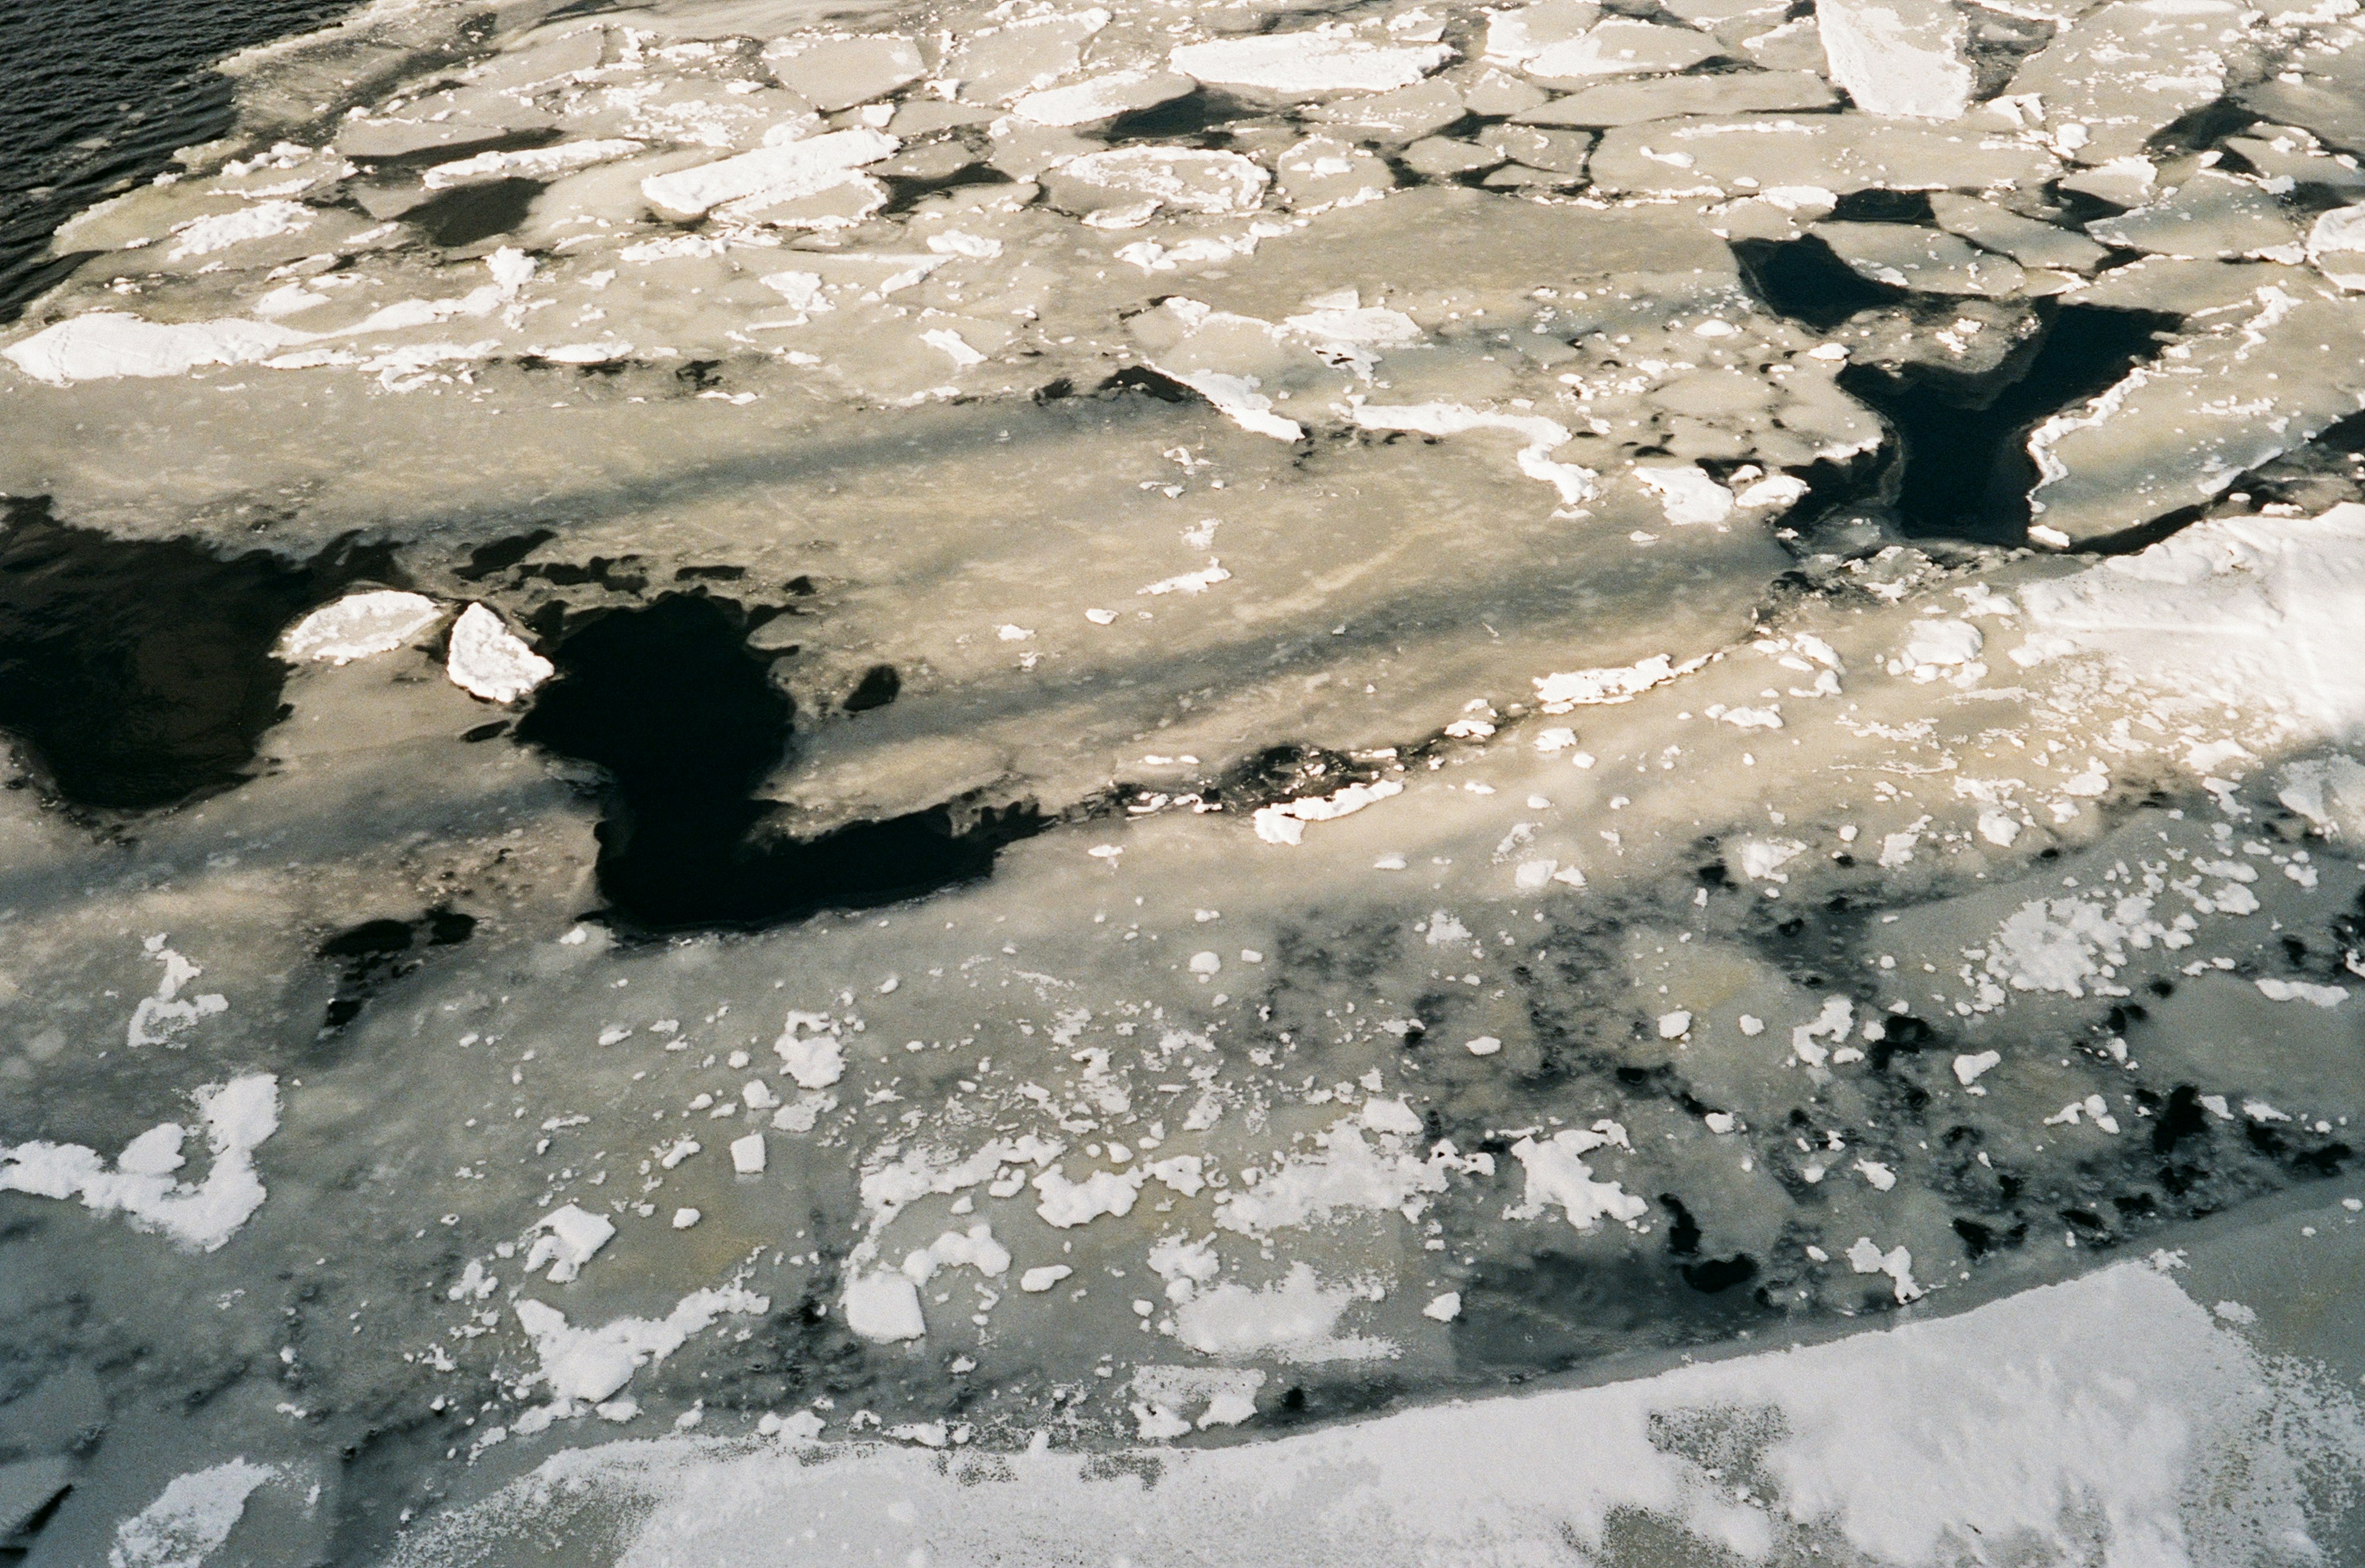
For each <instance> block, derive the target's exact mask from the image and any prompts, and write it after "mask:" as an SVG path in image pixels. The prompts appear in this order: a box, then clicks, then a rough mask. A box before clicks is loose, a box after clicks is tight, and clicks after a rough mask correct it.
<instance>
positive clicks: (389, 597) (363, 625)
mask: <svg viewBox="0 0 2365 1568" xmlns="http://www.w3.org/2000/svg"><path fill="white" fill-rule="evenodd" d="M442 615H443V608H442V607H441V606H439V605H438V604H437V603H436V602H435V601H434V600H433V599H429V598H428V597H426V596H425V595H424V594H416V593H400V592H397V591H396V590H394V589H392V588H381V589H378V590H376V591H375V592H370V593H349V594H347V595H345V597H344V598H342V599H338V600H337V601H336V602H335V603H333V604H324V605H322V606H321V607H320V608H319V609H318V610H314V611H312V613H311V614H309V615H307V616H306V617H304V619H303V620H301V621H298V622H296V624H295V625H293V626H291V627H289V628H288V629H287V631H286V633H284V634H283V635H282V636H281V637H280V639H279V656H280V657H281V658H283V659H286V660H288V661H289V662H291V663H294V662H297V661H300V660H304V659H328V660H330V661H331V662H333V663H336V664H341V665H342V664H349V663H351V662H352V661H353V660H354V659H365V658H369V657H371V656H372V655H376V654H388V653H392V652H393V651H394V650H395V649H397V648H398V647H400V646H402V644H405V643H407V642H409V640H410V639H411V638H412V637H414V636H417V635H418V634H419V633H421V632H423V631H425V630H426V629H427V628H428V627H430V626H432V625H433V624H434V623H435V622H436V620H437V619H438V618H439V617H440V616H442Z"/></svg>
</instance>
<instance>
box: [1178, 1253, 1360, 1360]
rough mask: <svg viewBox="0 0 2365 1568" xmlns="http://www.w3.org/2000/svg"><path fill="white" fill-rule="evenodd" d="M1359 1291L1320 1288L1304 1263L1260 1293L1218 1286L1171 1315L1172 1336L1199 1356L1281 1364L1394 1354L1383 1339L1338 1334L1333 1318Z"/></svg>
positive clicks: (1341, 1287) (1336, 1319)
mask: <svg viewBox="0 0 2365 1568" xmlns="http://www.w3.org/2000/svg"><path fill="white" fill-rule="evenodd" d="M1360 1294H1362V1293H1361V1292H1359V1291H1357V1290H1356V1289H1355V1288H1354V1287H1353V1286H1351V1285H1326V1284H1324V1283H1323V1282H1321V1281H1320V1280H1319V1279H1317V1277H1316V1276H1315V1273H1314V1271H1313V1270H1312V1269H1311V1268H1309V1267H1308V1266H1306V1264H1304V1263H1295V1264H1292V1265H1291V1266H1290V1271H1289V1272H1288V1273H1287V1274H1286V1275H1285V1276H1283V1278H1282V1279H1281V1280H1279V1281H1278V1282H1275V1283H1272V1284H1270V1285H1266V1286H1264V1287H1263V1288H1262V1289H1254V1290H1252V1289H1250V1287H1249V1286H1247V1285H1242V1284H1237V1283H1234V1284H1223V1285H1218V1286H1216V1288H1215V1289H1213V1290H1210V1291H1205V1292H1202V1293H1201V1294H1198V1295H1196V1296H1194V1298H1193V1299H1191V1300H1190V1301H1187V1302H1184V1303H1183V1305H1181V1306H1179V1307H1177V1308H1176V1309H1175V1312H1174V1337H1175V1338H1178V1339H1180V1340H1182V1341H1183V1343H1184V1344H1185V1345H1188V1346H1190V1347H1191V1349H1193V1350H1196V1351H1198V1352H1199V1353H1200V1354H1202V1355H1207V1356H1249V1355H1272V1356H1277V1357H1279V1358H1280V1359H1281V1360H1283V1361H1298V1362H1309V1363H1319V1362H1324V1361H1376V1360H1380V1359H1383V1358H1385V1357H1388V1356H1392V1355H1394V1354H1395V1350H1396V1347H1395V1345H1394V1344H1392V1343H1391V1342H1389V1341H1387V1340H1385V1339H1373V1338H1362V1337H1361V1336H1342V1335H1340V1334H1339V1333H1338V1331H1337V1330H1338V1325H1339V1317H1340V1316H1342V1315H1343V1314H1344V1313H1345V1312H1346V1310H1347V1308H1348V1307H1349V1306H1351V1305H1353V1304H1354V1302H1355V1300H1356V1299H1357V1297H1358V1296H1359V1295H1360Z"/></svg>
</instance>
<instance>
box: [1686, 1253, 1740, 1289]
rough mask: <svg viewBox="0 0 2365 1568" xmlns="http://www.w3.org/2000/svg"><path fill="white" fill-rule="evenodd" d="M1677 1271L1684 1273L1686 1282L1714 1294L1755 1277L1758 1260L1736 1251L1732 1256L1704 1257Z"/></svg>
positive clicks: (1694, 1287)
mask: <svg viewBox="0 0 2365 1568" xmlns="http://www.w3.org/2000/svg"><path fill="white" fill-rule="evenodd" d="M1676 1272H1677V1273H1679V1274H1681V1275H1683V1277H1684V1283H1686V1284H1687V1285H1689V1286H1691V1288H1692V1289H1694V1290H1696V1291H1698V1292H1699V1293H1700V1294H1702V1295H1714V1294H1717V1292H1719V1291H1727V1290H1731V1289H1732V1287H1733V1286H1735V1285H1739V1284H1746V1283H1747V1282H1750V1281H1751V1280H1754V1279H1755V1278H1756V1277H1757V1260H1756V1259H1754V1258H1752V1257H1751V1256H1750V1255H1749V1254H1748V1253H1746V1252H1736V1253H1734V1254H1733V1255H1732V1257H1730V1258H1703V1259H1701V1260H1699V1261H1698V1262H1697V1263H1686V1264H1685V1265H1684V1266H1683V1267H1682V1268H1680V1269H1678V1270H1676Z"/></svg>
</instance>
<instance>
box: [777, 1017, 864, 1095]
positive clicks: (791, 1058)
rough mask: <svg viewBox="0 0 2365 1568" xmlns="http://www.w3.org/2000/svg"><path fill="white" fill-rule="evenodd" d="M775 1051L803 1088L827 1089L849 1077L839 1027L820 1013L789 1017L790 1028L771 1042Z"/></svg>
mask: <svg viewBox="0 0 2365 1568" xmlns="http://www.w3.org/2000/svg"><path fill="white" fill-rule="evenodd" d="M772 1049H773V1051H774V1052H775V1053H776V1054H777V1055H778V1056H779V1058H780V1065H781V1066H783V1067H784V1068H786V1069H787V1070H788V1074H789V1076H790V1078H793V1079H795V1080H796V1081H797V1087H798V1088H800V1089H826V1088H828V1087H829V1086H830V1085H831V1084H833V1083H835V1082H836V1081H838V1080H839V1079H841V1078H843V1077H845V1076H846V1052H845V1050H844V1048H843V1047H840V1046H839V1044H838V1039H837V1027H836V1025H834V1024H832V1023H831V1022H830V1021H829V1020H828V1019H827V1018H825V1017H824V1016H822V1015H821V1014H817V1013H791V1014H789V1022H788V1026H787V1027H786V1028H784V1029H782V1030H781V1031H780V1037H779V1039H777V1040H774V1041H773V1042H772Z"/></svg>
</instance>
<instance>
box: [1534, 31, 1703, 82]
mask: <svg viewBox="0 0 2365 1568" xmlns="http://www.w3.org/2000/svg"><path fill="white" fill-rule="evenodd" d="M1722 52H1723V50H1721V49H1720V48H1719V47H1718V46H1717V41H1716V40H1715V39H1712V38H1709V36H1708V35H1706V34H1705V33H1699V32H1695V31H1694V30H1692V29H1691V28H1670V27H1664V26H1662V25H1660V24H1659V23H1656V22H1638V21H1634V20H1631V19H1630V18H1628V17H1610V18H1609V19H1608V20H1607V21H1602V22H1597V23H1596V24H1595V25H1594V26H1593V27H1591V28H1587V29H1586V31H1585V32H1584V33H1583V34H1581V35H1580V36H1578V37H1576V38H1573V39H1565V40H1564V41H1562V42H1559V43H1553V44H1547V45H1545V46H1544V47H1543V48H1541V49H1539V50H1536V51H1535V52H1533V53H1531V54H1530V55H1529V56H1528V57H1527V58H1526V59H1524V60H1522V61H1520V62H1519V68H1520V69H1521V70H1523V71H1525V72H1526V73H1528V74H1529V75H1530V76H1539V77H1542V78H1545V79H1546V80H1552V79H1556V78H1557V79H1562V80H1565V79H1567V78H1571V77H1586V76H1644V75H1656V74H1659V73H1664V72H1673V71H1687V70H1689V69H1691V67H1693V66H1695V65H1698V64H1700V63H1702V62H1706V61H1709V60H1713V59H1715V58H1716V57H1717V56H1718V55H1719V54H1721V53H1722Z"/></svg>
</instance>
